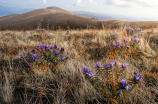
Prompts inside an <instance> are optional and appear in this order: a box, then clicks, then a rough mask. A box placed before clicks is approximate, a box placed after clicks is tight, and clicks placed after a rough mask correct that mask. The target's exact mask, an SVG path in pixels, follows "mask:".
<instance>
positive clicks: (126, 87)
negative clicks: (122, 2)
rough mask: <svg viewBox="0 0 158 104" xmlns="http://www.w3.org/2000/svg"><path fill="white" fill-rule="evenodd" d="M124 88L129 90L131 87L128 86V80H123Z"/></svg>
mask: <svg viewBox="0 0 158 104" xmlns="http://www.w3.org/2000/svg"><path fill="white" fill-rule="evenodd" d="M122 88H124V89H127V90H129V89H130V86H129V84H127V82H126V79H122Z"/></svg>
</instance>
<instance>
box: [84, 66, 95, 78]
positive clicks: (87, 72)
mask: <svg viewBox="0 0 158 104" xmlns="http://www.w3.org/2000/svg"><path fill="white" fill-rule="evenodd" d="M82 71H83V73H84V74H86V75H88V76H89V77H91V76H93V71H90V69H88V68H86V67H82Z"/></svg>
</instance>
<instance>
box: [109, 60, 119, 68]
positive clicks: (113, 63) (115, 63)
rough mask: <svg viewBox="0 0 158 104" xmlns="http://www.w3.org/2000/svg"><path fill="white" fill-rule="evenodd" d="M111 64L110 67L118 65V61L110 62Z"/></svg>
mask: <svg viewBox="0 0 158 104" xmlns="http://www.w3.org/2000/svg"><path fill="white" fill-rule="evenodd" d="M109 65H110V67H113V66H115V65H117V62H116V61H115V62H110V63H109Z"/></svg>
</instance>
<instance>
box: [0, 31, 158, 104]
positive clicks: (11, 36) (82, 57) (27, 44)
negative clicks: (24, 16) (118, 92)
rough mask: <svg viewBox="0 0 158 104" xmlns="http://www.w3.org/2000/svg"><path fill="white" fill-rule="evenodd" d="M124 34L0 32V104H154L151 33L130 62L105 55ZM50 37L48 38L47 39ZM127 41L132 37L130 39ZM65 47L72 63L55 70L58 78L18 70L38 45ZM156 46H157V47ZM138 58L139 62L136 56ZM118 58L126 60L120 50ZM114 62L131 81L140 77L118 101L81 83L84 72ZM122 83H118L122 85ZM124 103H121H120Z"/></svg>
mask: <svg viewBox="0 0 158 104" xmlns="http://www.w3.org/2000/svg"><path fill="white" fill-rule="evenodd" d="M122 33H123V31H120V30H69V31H63V30H57V31H47V30H46V31H44V32H37V31H25V32H24V31H1V32H0V39H1V40H0V79H1V81H0V82H1V83H0V92H1V93H0V102H1V103H13V104H17V103H19V104H21V103H27V104H32V103H44V104H47V103H48V104H49V103H53V104H70V103H74V104H84V103H89V104H93V103H125V102H126V103H131V104H141V103H142V104H156V103H158V66H157V65H158V56H156V55H157V50H156V49H154V48H153V46H152V44H153V43H156V44H157V41H158V36H157V34H158V32H157V31H156V30H155V31H154V32H153V33H150V34H149V36H147V35H142V34H139V35H138V37H139V38H140V39H141V42H140V43H139V46H138V47H139V51H138V52H137V51H136V50H132V51H131V53H130V54H131V56H130V57H128V56H126V57H128V58H120V57H118V56H119V55H116V57H113V55H114V54H111V53H113V52H111V53H108V52H107V48H106V47H107V46H108V45H111V44H112V43H113V42H115V43H116V42H121V43H122V44H123V36H122ZM48 35H49V36H48ZM128 37H129V39H130V38H131V36H128ZM55 43H56V44H57V45H58V46H59V47H62V46H63V47H65V54H67V55H68V56H69V57H70V59H69V60H68V61H67V62H66V63H64V64H60V65H59V66H58V69H59V73H58V74H55V73H53V72H52V71H51V70H50V69H48V70H46V71H44V72H43V71H41V70H40V69H39V70H38V71H37V72H36V73H28V72H26V71H25V70H24V69H23V68H21V67H20V65H19V64H20V62H19V60H20V57H19V56H20V54H21V53H26V52H27V51H29V50H31V49H33V48H35V47H36V46H37V45H40V44H47V45H54V44H55ZM157 45H158V44H157ZM136 52H137V54H138V55H137V56H136V55H135V54H136ZM121 53H122V56H124V55H126V53H125V51H124V50H121ZM98 61H100V62H101V63H109V62H111V61H117V62H118V65H121V63H123V62H126V63H127V65H128V68H127V69H126V71H127V73H124V75H123V76H122V77H124V78H129V77H131V76H134V75H135V74H138V73H141V74H142V76H143V80H142V81H141V83H140V84H139V85H138V86H137V87H136V88H135V89H134V90H133V91H132V92H131V93H130V94H128V96H124V97H122V98H121V100H120V102H119V101H114V100H110V99H106V98H105V99H104V102H102V99H103V96H102V95H101V93H98V92H97V91H96V90H95V88H94V86H93V84H92V83H91V82H90V81H89V80H88V79H87V78H85V76H84V74H83V72H82V70H81V69H82V66H85V67H88V68H90V69H91V70H93V71H94V74H95V75H96V76H98V77H100V76H99V75H98V74H97V73H96V71H95V67H94V66H95V64H96V63H97V62H98ZM118 80H119V79H118ZM120 81H121V79H120ZM122 101H124V102H122Z"/></svg>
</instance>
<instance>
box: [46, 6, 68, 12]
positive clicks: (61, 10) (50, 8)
mask: <svg viewBox="0 0 158 104" xmlns="http://www.w3.org/2000/svg"><path fill="white" fill-rule="evenodd" d="M46 9H49V10H55V11H60V12H68V11H66V10H64V9H61V8H59V7H55V6H53V7H47V8H46Z"/></svg>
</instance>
